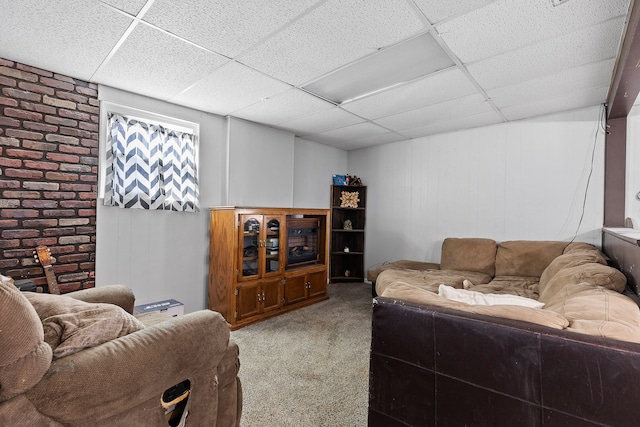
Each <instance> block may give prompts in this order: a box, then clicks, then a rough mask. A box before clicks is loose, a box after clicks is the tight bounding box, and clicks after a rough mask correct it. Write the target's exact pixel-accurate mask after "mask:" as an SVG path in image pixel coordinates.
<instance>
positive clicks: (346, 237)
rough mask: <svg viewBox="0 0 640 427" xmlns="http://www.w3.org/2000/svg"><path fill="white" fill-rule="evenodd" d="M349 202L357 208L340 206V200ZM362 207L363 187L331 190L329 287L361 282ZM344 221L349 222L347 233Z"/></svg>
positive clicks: (364, 206)
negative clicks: (355, 200)
mask: <svg viewBox="0 0 640 427" xmlns="http://www.w3.org/2000/svg"><path fill="white" fill-rule="evenodd" d="M343 193H347V194H343ZM353 193H356V194H357V197H354V194H353ZM353 199H357V200H358V202H357V207H353V206H343V200H353ZM366 205H367V187H366V186H364V185H359V186H353V185H332V186H331V244H330V246H331V248H330V262H329V270H330V277H329V281H330V282H331V283H336V282H363V281H364V278H365V271H364V248H365V246H364V236H365V223H366ZM347 220H349V221H350V222H351V229H348V228H346V227H345V221H347ZM347 248H348V249H347Z"/></svg>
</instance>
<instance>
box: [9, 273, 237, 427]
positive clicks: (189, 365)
mask: <svg viewBox="0 0 640 427" xmlns="http://www.w3.org/2000/svg"><path fill="white" fill-rule="evenodd" d="M99 303H101V304H99ZM133 305H134V295H133V293H132V292H131V290H130V289H128V288H127V287H125V286H120V285H112V286H103V287H98V288H93V289H87V290H83V291H78V292H72V293H69V294H66V295H49V294H35V293H21V292H19V291H18V290H17V288H16V287H15V286H13V285H10V284H1V285H0V307H1V313H2V314H1V315H0V425H3V426H4V425H7V426H8V425H11V426H116V425H131V426H133V425H135V426H167V425H169V421H168V416H167V414H166V412H167V409H165V408H164V407H163V406H162V405H161V396H162V394H163V392H164V391H165V390H167V389H169V388H171V387H172V386H174V385H176V384H178V383H181V382H183V381H184V380H189V383H190V391H189V394H188V398H187V403H186V411H187V414H188V415H187V416H186V424H185V425H186V426H189V425H192V426H205V425H206V426H239V424H240V415H241V412H242V392H241V387H240V381H239V379H238V376H237V372H238V369H239V360H238V347H237V345H236V344H235V343H234V342H233V341H232V340H230V339H229V329H228V327H227V324H226V322H225V321H224V319H223V317H222V316H221V315H220V314H219V313H216V312H213V311H209V310H202V311H198V312H195V313H190V314H187V315H184V316H180V317H175V318H170V319H167V320H165V321H161V322H160V323H157V324H155V325H150V326H146V327H145V326H144V325H143V324H142V323H141V322H140V321H139V320H138V319H136V318H135V317H133V316H132V315H131V313H132V311H133ZM56 311H58V313H54V312H56ZM87 319H89V320H87ZM95 322H98V323H95ZM100 322H102V323H100ZM96 325H97V326H96ZM105 334H107V336H106V337H105ZM108 334H115V337H114V338H109V337H108Z"/></svg>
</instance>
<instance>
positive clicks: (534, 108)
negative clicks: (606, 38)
mask: <svg viewBox="0 0 640 427" xmlns="http://www.w3.org/2000/svg"><path fill="white" fill-rule="evenodd" d="M608 90H609V87H608V86H602V87H599V88H593V89H587V90H583V91H577V92H571V93H567V94H563V95H562V96H561V97H557V98H547V99H544V100H540V101H537V102H532V103H529V104H519V105H514V106H511V107H505V108H502V109H501V111H502V113H503V114H504V115H505V117H506V118H507V119H508V120H520V119H524V118H526V117H535V116H540V115H543V114H551V113H555V112H559V111H568V110H576V109H578V108H584V107H590V106H594V105H598V104H601V103H602V100H603V99H605V98H606V96H607V92H608Z"/></svg>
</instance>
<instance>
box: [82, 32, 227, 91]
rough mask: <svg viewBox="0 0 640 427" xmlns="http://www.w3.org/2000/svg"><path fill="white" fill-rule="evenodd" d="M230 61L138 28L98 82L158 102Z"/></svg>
mask: <svg viewBox="0 0 640 427" xmlns="http://www.w3.org/2000/svg"><path fill="white" fill-rule="evenodd" d="M225 62H227V60H226V59H225V58H223V57H221V56H219V55H216V54H214V53H211V52H207V51H205V50H203V49H199V48H197V47H195V46H193V45H191V44H188V43H185V42H183V41H181V40H179V39H177V38H175V37H172V36H170V35H168V34H166V33H163V32H161V31H158V30H156V29H154V28H151V27H149V26H147V25H145V24H139V25H137V26H136V28H135V29H134V30H133V32H132V33H131V34H130V35H129V37H128V38H127V39H126V40H125V42H124V43H123V44H122V46H121V47H120V49H118V50H117V52H116V53H115V55H114V56H113V57H112V58H111V59H110V60H109V62H108V63H107V64H106V65H105V66H104V67H102V68H101V69H100V71H99V72H98V73H97V74H96V75H95V79H94V80H95V81H96V82H98V83H102V84H105V85H108V86H113V87H117V88H121V89H125V90H129V91H131V92H134V93H139V94H142V95H147V96H151V97H154V98H158V99H168V98H171V97H172V96H173V95H175V94H176V93H178V92H180V91H181V90H184V89H185V88H187V87H189V86H190V85H192V84H193V83H195V82H196V81H197V80H198V79H199V78H200V76H201V75H202V74H207V73H210V72H212V71H213V70H215V69H216V68H218V67H220V66H221V65H223V64H224V63H225Z"/></svg>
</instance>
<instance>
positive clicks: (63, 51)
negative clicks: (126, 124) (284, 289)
mask: <svg viewBox="0 0 640 427" xmlns="http://www.w3.org/2000/svg"><path fill="white" fill-rule="evenodd" d="M629 1H630V0H495V1H490V0H252V1H237V0H190V1H176V0H102V1H98V0H56V1H51V0H20V1H15V0H0V7H1V9H0V10H2V25H0V41H1V43H0V57H3V58H6V59H10V60H14V61H18V62H22V63H25V64H27V65H31V66H35V67H39V68H43V69H47V70H50V71H54V72H57V73H61V74H65V75H69V76H72V77H75V78H78V79H83V80H88V81H92V82H96V83H102V84H105V85H109V86H112V87H116V88H120V89H124V90H127V91H131V92H135V93H139V94H142V95H147V96H150V97H153V98H158V99H161V100H165V101H168V102H172V103H175V104H179V105H184V106H188V107H192V108H196V109H198V110H202V111H207V112H211V113H215V114H218V115H222V116H234V117H238V118H241V119H245V120H250V121H254V122H258V123H262V124H265V125H268V126H271V127H275V128H279V129H283V130H286V131H289V132H292V133H295V134H296V135H298V136H300V137H303V138H305V139H308V140H311V141H316V142H320V143H323V144H327V145H331V146H335V147H338V148H342V149H345V150H352V149H357V148H361V147H367V146H372V145H377V144H384V143H388V142H394V141H401V140H406V139H410V138H419V137H422V136H426V135H433V134H437V133H441V132H449V131H453V130H458V129H466V128H472V127H478V126H484V125H489V124H495V123H501V122H506V121H511V120H519V119H523V118H528V117H534V116H538V115H543V114H549V113H553V112H559V111H566V110H572V109H578V108H583V107H588V106H594V105H598V104H601V103H603V102H605V101H606V98H607V93H608V89H609V85H610V81H611V76H612V73H613V69H614V65H615V60H616V55H617V53H618V50H619V45H620V42H621V36H622V34H623V31H624V28H625V25H626V17H627V13H628V9H629ZM426 33H429V34H430V35H431V36H432V37H433V39H434V40H435V42H436V43H437V44H436V47H438V46H439V48H441V49H440V50H442V51H443V53H444V57H445V58H444V59H445V63H447V65H445V66H444V68H442V67H440V68H441V69H438V70H436V71H434V72H429V74H426V75H419V76H418V77H411V78H410V79H409V80H404V81H399V82H395V83H393V85H392V86H391V87H387V86H383V87H378V88H376V89H375V90H372V91H370V92H367V93H365V94H360V95H359V96H356V97H351V98H349V99H348V100H346V101H342V102H339V101H335V100H334V101H331V100H329V99H325V98H326V97H325V98H323V96H322V95H320V94H318V93H315V92H314V91H315V85H313V83H315V82H317V81H319V80H321V78H322V77H323V76H325V75H328V74H335V72H336V71H340V70H342V69H343V68H345V67H346V66H347V65H349V64H351V63H354V62H356V63H357V62H361V60H362V58H366V59H371V58H372V57H374V56H379V57H380V58H382V62H379V63H378V64H379V65H374V66H372V67H371V68H373V69H374V70H375V69H384V70H385V73H387V75H392V76H395V75H396V74H397V75H402V74H403V73H402V71H405V70H404V69H403V70H400V69H398V66H395V60H394V61H392V62H393V63H392V64H389V63H388V62H384V58H385V57H384V56H381V53H385V51H387V50H388V49H390V48H392V47H395V46H403V45H404V46H411V49H412V50H411V52H410V54H409V57H413V55H415V56H416V57H418V56H420V55H425V52H426V50H424V49H422V48H421V46H420V45H418V44H417V43H414V44H416V46H413V45H409V44H406V43H403V42H405V41H408V40H415V38H417V37H418V36H420V35H424V34H426ZM386 53H390V51H388V52H386ZM441 59H442V58H441ZM434 61H435V60H430V59H429V58H427V59H426V62H427V63H429V62H432V63H434V64H435V62H434ZM394 66H395V68H394ZM369 74H370V73H362V76H363V77H362V78H363V79H365V78H367V79H368V78H369ZM356 77H358V75H356ZM307 86H308V88H306V87H307Z"/></svg>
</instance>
